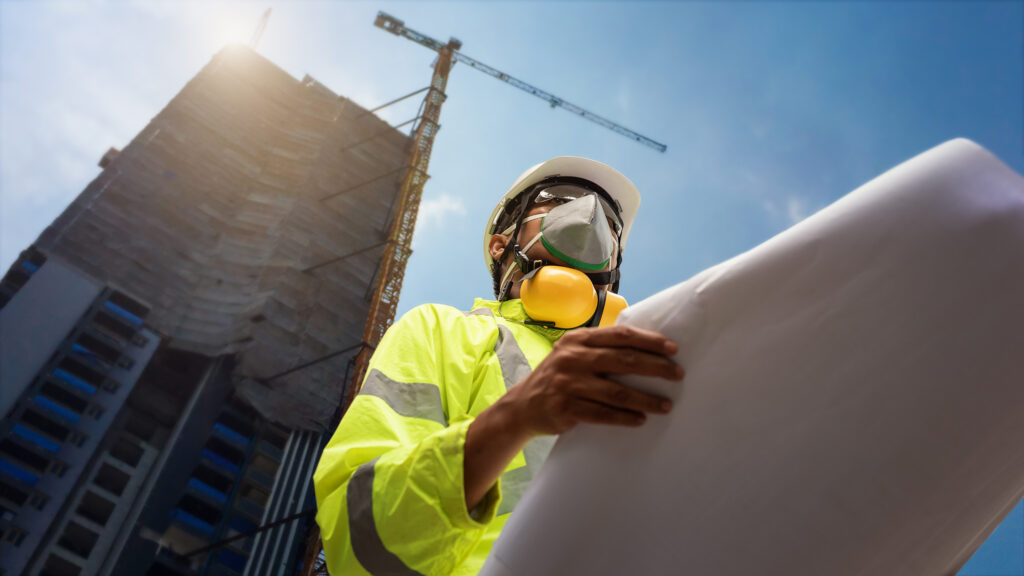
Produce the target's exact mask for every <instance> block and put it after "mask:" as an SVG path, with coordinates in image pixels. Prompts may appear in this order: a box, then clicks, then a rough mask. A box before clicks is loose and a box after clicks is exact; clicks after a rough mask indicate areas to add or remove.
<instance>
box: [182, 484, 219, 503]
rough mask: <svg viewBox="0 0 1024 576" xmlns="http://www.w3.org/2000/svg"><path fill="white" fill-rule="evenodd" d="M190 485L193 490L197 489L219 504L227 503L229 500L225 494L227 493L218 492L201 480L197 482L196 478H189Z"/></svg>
mask: <svg viewBox="0 0 1024 576" xmlns="http://www.w3.org/2000/svg"><path fill="white" fill-rule="evenodd" d="M188 485H189V486H191V487H192V488H195V489H196V490H198V491H200V492H202V493H203V494H206V495H207V496H209V497H211V498H213V499H214V500H216V501H218V502H227V500H228V495H227V494H225V493H223V492H221V491H220V490H217V489H216V488H214V487H213V486H210V485H209V484H207V483H205V482H202V481H200V480H197V479H195V478H189V479H188Z"/></svg>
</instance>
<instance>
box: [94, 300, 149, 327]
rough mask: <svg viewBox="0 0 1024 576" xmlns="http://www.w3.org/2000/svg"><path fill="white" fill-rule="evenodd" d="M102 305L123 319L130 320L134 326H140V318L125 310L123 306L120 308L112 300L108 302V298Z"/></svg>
mask: <svg viewBox="0 0 1024 576" xmlns="http://www.w3.org/2000/svg"><path fill="white" fill-rule="evenodd" d="M103 306H104V307H105V308H106V309H107V310H110V311H111V312H113V313H115V314H117V315H118V316H120V317H121V318H124V319H125V320H127V321H129V322H131V323H132V324H134V325H136V326H142V318H139V317H138V316H136V315H135V314H132V313H131V312H129V311H127V310H125V309H124V308H121V307H120V306H118V305H117V304H114V303H113V302H110V301H109V300H108V301H106V302H104V303H103Z"/></svg>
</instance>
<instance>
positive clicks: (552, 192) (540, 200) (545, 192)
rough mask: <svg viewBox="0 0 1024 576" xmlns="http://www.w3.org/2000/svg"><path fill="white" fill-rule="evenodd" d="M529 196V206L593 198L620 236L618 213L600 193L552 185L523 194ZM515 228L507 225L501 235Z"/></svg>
mask: <svg viewBox="0 0 1024 576" xmlns="http://www.w3.org/2000/svg"><path fill="white" fill-rule="evenodd" d="M531 195H532V201H531V206H538V205H544V204H548V203H556V204H564V203H566V202H571V201H573V200H576V199H578V198H583V197H585V196H594V197H596V198H597V200H598V202H599V203H600V204H601V209H602V210H604V214H605V216H606V217H607V218H608V221H609V222H611V224H612V226H613V227H614V228H615V235H616V236H619V235H621V234H622V219H621V218H620V217H619V211H618V210H617V209H616V208H615V207H613V206H612V204H611V203H610V202H609V199H608V198H605V195H604V194H602V193H599V192H597V191H595V190H591V189H589V188H584V187H582V186H577V185H575V184H562V183H553V184H550V185H547V186H545V187H543V188H541V189H540V190H534V191H533V192H532V194H529V195H526V194H524V196H526V197H528V196H531ZM509 216H511V215H509ZM515 226H516V223H515V222H511V223H507V228H506V229H504V230H503V231H502V232H501V233H502V234H509V233H511V232H512V231H513V230H514V229H515Z"/></svg>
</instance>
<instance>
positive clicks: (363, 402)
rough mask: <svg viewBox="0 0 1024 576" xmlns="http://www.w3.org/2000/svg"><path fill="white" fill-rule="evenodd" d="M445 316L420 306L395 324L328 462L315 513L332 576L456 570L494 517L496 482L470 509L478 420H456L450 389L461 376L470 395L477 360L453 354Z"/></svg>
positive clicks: (317, 483)
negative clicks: (470, 465)
mask: <svg viewBox="0 0 1024 576" xmlns="http://www.w3.org/2000/svg"><path fill="white" fill-rule="evenodd" d="M442 320H443V319H442V318H441V317H440V314H439V310H438V309H437V308H435V307H430V306H421V307H418V308H415V309H413V310H412V311H410V312H409V313H408V314H406V315H405V316H403V317H402V319H400V320H399V321H398V322H396V323H395V324H394V325H393V326H392V327H391V329H389V330H388V332H387V334H385V336H384V338H383V339H382V341H381V343H380V345H379V346H378V347H377V350H376V351H375V352H374V355H373V358H372V360H371V361H370V366H369V368H368V370H367V375H366V378H365V379H364V381H363V387H362V389H361V390H360V393H359V395H358V396H356V398H355V400H354V401H353V402H352V405H351V406H350V407H349V409H348V412H347V413H346V414H345V417H344V418H343V419H342V421H341V424H340V425H339V426H338V429H337V430H336V431H335V433H334V436H333V437H332V438H331V440H330V442H329V443H328V445H327V447H326V448H325V449H324V452H323V455H322V456H321V458H320V462H319V464H318V466H317V470H316V473H315V474H314V476H313V482H314V488H315V492H316V499H317V507H318V511H317V517H316V519H317V522H318V523H319V525H320V535H321V539H322V541H323V546H324V552H325V554H326V560H327V566H328V570H329V571H330V572H331V573H332V574H367V573H368V574H424V575H430V574H448V573H450V572H451V571H452V570H453V569H454V568H455V567H456V566H458V565H459V564H460V563H462V562H463V561H464V560H465V559H466V557H468V556H469V554H470V553H471V552H472V550H473V548H474V547H475V546H476V544H477V542H478V541H479V540H480V538H481V536H482V535H483V532H484V529H485V528H486V526H487V524H488V523H490V522H491V520H493V519H494V516H495V512H496V510H497V507H498V503H499V501H500V499H501V493H500V488H499V486H498V485H497V484H496V485H495V486H494V487H493V488H492V489H491V491H490V492H489V493H488V495H487V496H486V497H485V499H484V501H483V502H482V503H481V504H480V505H479V506H477V508H476V509H474V510H473V513H472V514H471V513H470V512H469V511H467V510H466V503H465V489H464V486H465V484H464V480H463V454H464V449H463V448H464V444H465V441H466V431H467V429H468V428H469V424H470V423H471V422H472V418H471V417H469V416H467V415H462V414H453V415H451V420H452V421H451V422H449V414H448V409H447V408H448V406H447V400H446V391H445V389H444V388H445V386H446V384H447V383H448V382H449V381H450V380H452V379H461V380H462V381H461V382H459V383H457V385H458V386H460V387H462V388H461V389H464V390H466V391H468V390H470V387H471V385H472V380H473V378H474V375H473V374H472V373H466V369H465V368H464V367H465V366H466V365H467V364H470V363H467V362H458V361H456V362H452V361H449V360H448V359H447V358H446V355H451V354H458V353H460V351H459V350H458V349H453V347H455V348H457V347H458V344H459V342H458V334H457V333H455V334H453V333H451V331H452V326H451V325H450V323H448V325H446V323H445V322H443V321H442ZM446 332H447V333H446ZM456 332H457V331H456ZM460 367H463V368H460ZM452 385H456V384H455V383H452Z"/></svg>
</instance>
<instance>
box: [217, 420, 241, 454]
mask: <svg viewBox="0 0 1024 576" xmlns="http://www.w3.org/2000/svg"><path fill="white" fill-rule="evenodd" d="M213 433H214V434H216V435H218V436H220V437H221V438H224V439H225V440H227V441H229V442H231V443H233V444H235V445H237V446H239V447H240V448H243V449H244V448H246V447H247V446H249V441H250V439H249V438H247V437H245V436H244V435H242V433H241V432H237V431H235V430H233V429H232V428H229V427H228V426H227V425H225V424H222V423H220V422H217V423H216V424H214V425H213Z"/></svg>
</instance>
